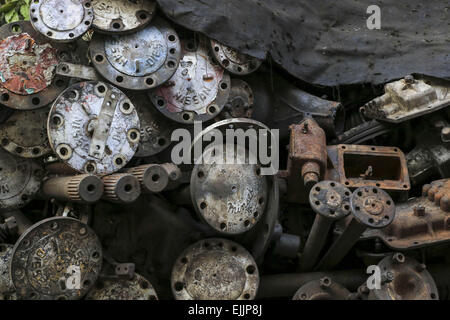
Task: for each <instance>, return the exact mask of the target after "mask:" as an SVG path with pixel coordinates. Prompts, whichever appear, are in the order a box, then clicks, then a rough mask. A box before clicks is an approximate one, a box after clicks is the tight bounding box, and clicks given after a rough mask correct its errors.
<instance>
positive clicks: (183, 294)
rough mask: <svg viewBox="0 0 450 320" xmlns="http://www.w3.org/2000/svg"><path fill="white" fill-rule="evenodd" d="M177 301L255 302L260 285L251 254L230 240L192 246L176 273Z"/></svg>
mask: <svg viewBox="0 0 450 320" xmlns="http://www.w3.org/2000/svg"><path fill="white" fill-rule="evenodd" d="M171 284H172V292H173V294H174V296H175V299H177V300H251V299H254V298H255V296H256V291H257V290H258V285H259V272H258V267H257V265H256V263H255V261H254V259H253V257H252V256H251V255H250V253H249V252H248V251H247V250H246V249H244V248H243V247H241V246H240V245H238V244H237V243H234V242H232V241H229V240H226V239H207V240H202V241H199V242H197V243H195V244H193V245H191V246H190V247H188V248H187V249H186V250H185V251H184V252H183V253H182V254H181V256H180V257H179V258H178V259H177V261H176V262H175V265H174V267H173V270H172V279H171Z"/></svg>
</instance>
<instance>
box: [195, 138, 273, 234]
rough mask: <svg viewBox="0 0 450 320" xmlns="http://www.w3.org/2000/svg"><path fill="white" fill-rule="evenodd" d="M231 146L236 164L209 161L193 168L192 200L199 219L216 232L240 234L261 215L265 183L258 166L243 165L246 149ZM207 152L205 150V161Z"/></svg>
mask: <svg viewBox="0 0 450 320" xmlns="http://www.w3.org/2000/svg"><path fill="white" fill-rule="evenodd" d="M232 147H233V149H234V148H236V151H235V153H237V155H236V154H235V162H234V163H236V164H222V163H220V162H214V160H212V161H211V162H212V163H211V164H197V165H195V167H194V170H192V176H191V197H192V202H193V204H194V207H195V210H196V211H197V213H198V214H199V216H200V217H201V218H202V219H203V220H204V221H205V222H206V223H207V224H208V225H210V226H211V227H212V228H214V229H215V230H216V231H219V232H221V233H224V234H241V233H244V232H246V231H248V230H250V229H251V228H252V227H254V226H255V225H256V224H257V223H258V221H259V220H260V218H261V216H262V215H263V213H264V210H265V207H266V203H267V194H268V184H267V180H266V177H265V176H262V175H261V173H260V171H259V170H260V167H259V166H258V165H253V164H245V163H248V161H247V162H246V161H245V160H246V159H245V158H244V157H241V156H240V155H241V154H244V155H245V152H246V150H245V149H244V148H243V147H242V146H239V145H237V146H232ZM225 148H226V146H224V149H225ZM210 150H211V149H207V150H206V151H205V158H206V157H207V156H208V155H207V154H206V153H208V152H210ZM216 150H217V149H214V150H212V152H216ZM224 153H225V152H224ZM238 157H240V158H239V159H240V161H238V160H237V159H238ZM226 161H227V159H226V158H225V161H224V162H226ZM239 163H243V164H239Z"/></svg>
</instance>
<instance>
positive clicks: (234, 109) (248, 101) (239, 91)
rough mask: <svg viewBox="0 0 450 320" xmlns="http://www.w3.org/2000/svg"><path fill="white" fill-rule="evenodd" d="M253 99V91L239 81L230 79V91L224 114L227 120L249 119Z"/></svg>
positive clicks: (242, 81) (251, 112)
mask: <svg viewBox="0 0 450 320" xmlns="http://www.w3.org/2000/svg"><path fill="white" fill-rule="evenodd" d="M254 103H255V98H254V96H253V90H252V89H251V88H250V86H249V85H248V83H247V82H245V81H244V80H241V79H231V90H230V96H229V97H228V102H227V103H226V105H225V112H226V116H227V117H228V118H251V117H252V114H253V104H254Z"/></svg>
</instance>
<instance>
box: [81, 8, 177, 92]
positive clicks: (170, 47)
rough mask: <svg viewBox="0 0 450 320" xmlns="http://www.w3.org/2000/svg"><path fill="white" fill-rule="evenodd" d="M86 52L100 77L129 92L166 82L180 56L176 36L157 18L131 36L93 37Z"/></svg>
mask: <svg viewBox="0 0 450 320" xmlns="http://www.w3.org/2000/svg"><path fill="white" fill-rule="evenodd" d="M89 51H90V56H91V60H92V62H93V64H94V67H95V68H96V69H97V71H98V72H99V73H100V74H101V75H102V76H103V77H105V78H106V79H107V80H109V81H110V82H112V83H113V84H114V85H117V86H119V87H122V88H126V89H130V90H148V89H152V88H155V87H157V86H160V85H161V84H163V83H164V82H166V81H167V80H169V79H170V78H171V77H172V76H173V75H174V73H175V71H176V70H177V67H178V63H179V61H180V55H181V47H180V41H179V39H178V36H177V33H176V32H175V30H173V29H172V28H171V27H170V25H169V24H168V23H167V22H165V21H164V20H163V19H162V18H160V17H158V18H155V19H154V21H153V22H152V24H151V25H149V26H147V27H146V28H145V29H142V30H140V31H138V32H137V33H134V34H132V35H121V36H109V35H108V36H107V35H100V34H95V35H94V37H93V39H92V42H91V44H90V47H89Z"/></svg>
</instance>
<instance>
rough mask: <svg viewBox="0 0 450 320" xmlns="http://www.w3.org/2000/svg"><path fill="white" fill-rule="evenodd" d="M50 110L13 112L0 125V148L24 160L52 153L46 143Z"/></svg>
mask: <svg viewBox="0 0 450 320" xmlns="http://www.w3.org/2000/svg"><path fill="white" fill-rule="evenodd" d="M49 110H50V108H49V107H46V108H40V109H37V110H29V111H21V110H15V111H14V113H13V114H12V115H11V116H10V117H9V119H8V120H7V121H6V122H4V123H2V124H0V139H1V146H2V147H3V148H4V149H5V150H7V151H8V152H10V153H12V154H14V155H16V156H19V157H24V158H38V157H42V156H45V155H47V154H49V153H50V152H51V151H52V148H51V147H50V144H49V142H48V135H47V118H48V112H49Z"/></svg>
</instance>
